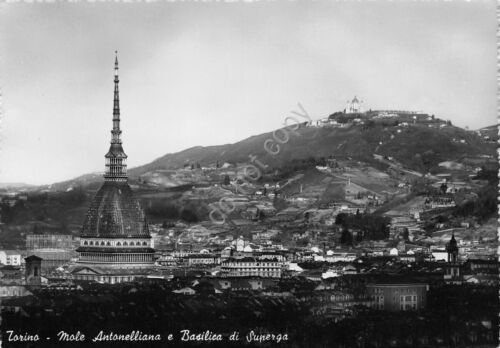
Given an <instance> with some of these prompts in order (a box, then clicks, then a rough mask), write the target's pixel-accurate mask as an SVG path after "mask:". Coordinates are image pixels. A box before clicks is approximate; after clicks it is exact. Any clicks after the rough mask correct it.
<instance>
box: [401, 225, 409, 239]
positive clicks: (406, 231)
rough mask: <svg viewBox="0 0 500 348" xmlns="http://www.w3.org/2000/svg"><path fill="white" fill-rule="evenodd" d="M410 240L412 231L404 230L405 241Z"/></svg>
mask: <svg viewBox="0 0 500 348" xmlns="http://www.w3.org/2000/svg"><path fill="white" fill-rule="evenodd" d="M409 238H410V231H409V230H408V229H407V228H406V227H405V229H404V230H403V239H404V240H408V239H409Z"/></svg>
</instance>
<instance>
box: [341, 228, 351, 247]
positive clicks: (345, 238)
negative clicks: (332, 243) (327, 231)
mask: <svg viewBox="0 0 500 348" xmlns="http://www.w3.org/2000/svg"><path fill="white" fill-rule="evenodd" d="M340 244H343V245H352V234H351V232H349V230H348V229H347V227H345V228H344V229H343V230H342V235H341V236H340Z"/></svg>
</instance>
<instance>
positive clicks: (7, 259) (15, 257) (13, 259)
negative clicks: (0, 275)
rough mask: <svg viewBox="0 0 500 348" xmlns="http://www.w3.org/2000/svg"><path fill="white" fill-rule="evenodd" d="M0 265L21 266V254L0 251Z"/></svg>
mask: <svg viewBox="0 0 500 348" xmlns="http://www.w3.org/2000/svg"><path fill="white" fill-rule="evenodd" d="M0 263H1V264H3V265H7V266H21V253H19V252H17V251H12V250H2V251H0Z"/></svg>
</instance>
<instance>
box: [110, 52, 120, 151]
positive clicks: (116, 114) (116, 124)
mask: <svg viewBox="0 0 500 348" xmlns="http://www.w3.org/2000/svg"><path fill="white" fill-rule="evenodd" d="M114 82H115V95H114V99H113V130H112V131H111V133H112V135H113V136H112V139H111V142H112V143H115V144H121V139H120V134H121V133H122V131H121V130H120V92H119V90H118V83H119V82H120V80H119V78H118V51H115V80H114Z"/></svg>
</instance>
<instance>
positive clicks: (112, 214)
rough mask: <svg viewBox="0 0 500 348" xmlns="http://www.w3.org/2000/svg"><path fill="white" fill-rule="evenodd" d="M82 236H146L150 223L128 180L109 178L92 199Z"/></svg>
mask: <svg viewBox="0 0 500 348" xmlns="http://www.w3.org/2000/svg"><path fill="white" fill-rule="evenodd" d="M81 236H82V237H93V238H97V237H99V238H100V237H103V238H127V237H128V238H144V237H146V238H147V237H149V229H148V224H147V222H146V219H145V216H144V212H143V211H142V209H141V207H140V205H139V202H138V201H137V199H135V197H134V196H133V193H132V190H131V188H130V186H129V185H128V184H127V183H116V182H105V183H104V184H103V186H102V187H101V188H100V189H99V191H98V192H97V194H96V195H95V197H94V200H93V201H92V203H91V205H90V207H89V210H88V212H87V216H86V218H85V222H84V223H83V228H82V234H81Z"/></svg>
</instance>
